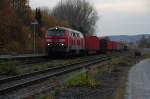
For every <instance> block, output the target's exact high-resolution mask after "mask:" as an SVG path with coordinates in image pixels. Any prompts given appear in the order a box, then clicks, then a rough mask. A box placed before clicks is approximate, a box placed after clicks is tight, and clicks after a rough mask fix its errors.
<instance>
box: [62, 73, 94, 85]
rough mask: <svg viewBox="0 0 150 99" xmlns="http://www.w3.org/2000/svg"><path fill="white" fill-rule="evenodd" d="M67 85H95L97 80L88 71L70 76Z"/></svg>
mask: <svg viewBox="0 0 150 99" xmlns="http://www.w3.org/2000/svg"><path fill="white" fill-rule="evenodd" d="M65 85H66V86H67V87H73V86H88V87H94V86H95V85H96V81H95V80H94V79H93V78H92V77H91V76H90V75H89V74H88V73H85V72H84V73H79V74H74V75H72V76H70V77H69V78H68V79H66V81H65Z"/></svg>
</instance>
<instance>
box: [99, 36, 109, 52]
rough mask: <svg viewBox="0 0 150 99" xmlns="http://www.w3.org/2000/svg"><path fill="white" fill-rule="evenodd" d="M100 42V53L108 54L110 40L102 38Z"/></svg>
mask: <svg viewBox="0 0 150 99" xmlns="http://www.w3.org/2000/svg"><path fill="white" fill-rule="evenodd" d="M99 42H100V52H102V53H106V52H107V50H108V48H107V45H108V42H109V40H108V39H107V38H100V39H99Z"/></svg>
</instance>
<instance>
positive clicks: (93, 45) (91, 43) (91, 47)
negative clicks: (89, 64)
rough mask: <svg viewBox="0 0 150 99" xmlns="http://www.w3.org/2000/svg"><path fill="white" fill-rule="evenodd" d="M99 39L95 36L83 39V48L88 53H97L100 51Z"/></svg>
mask: <svg viewBox="0 0 150 99" xmlns="http://www.w3.org/2000/svg"><path fill="white" fill-rule="evenodd" d="M99 43H100V42H99V38H98V37H96V36H88V37H85V48H86V51H87V52H88V53H95V52H98V51H99V49H100V44H99Z"/></svg>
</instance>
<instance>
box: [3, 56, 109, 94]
mask: <svg viewBox="0 0 150 99" xmlns="http://www.w3.org/2000/svg"><path fill="white" fill-rule="evenodd" d="M108 59H109V58H108V57H106V56H103V57H100V56H99V57H98V56H97V57H95V58H91V59H88V60H85V61H82V62H79V63H75V64H71V65H66V66H60V67H53V68H49V69H47V70H43V71H37V72H33V73H29V74H24V75H20V76H15V77H10V78H6V79H1V80H0V95H4V94H7V93H9V92H12V91H14V90H16V89H21V88H24V87H26V86H30V85H32V84H35V83H37V82H39V81H40V82H41V81H44V80H46V79H48V78H50V77H55V76H59V75H62V74H66V73H69V72H72V71H75V70H79V69H82V68H88V67H90V66H92V65H94V64H97V63H99V62H102V61H106V60H108Z"/></svg>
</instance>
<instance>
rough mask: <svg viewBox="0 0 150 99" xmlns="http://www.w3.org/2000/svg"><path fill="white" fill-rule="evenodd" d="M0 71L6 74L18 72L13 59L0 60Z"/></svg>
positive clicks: (16, 73)
mask: <svg viewBox="0 0 150 99" xmlns="http://www.w3.org/2000/svg"><path fill="white" fill-rule="evenodd" d="M0 73H3V74H6V75H18V74H19V73H20V72H19V69H18V68H17V63H16V62H15V61H8V62H0Z"/></svg>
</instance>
